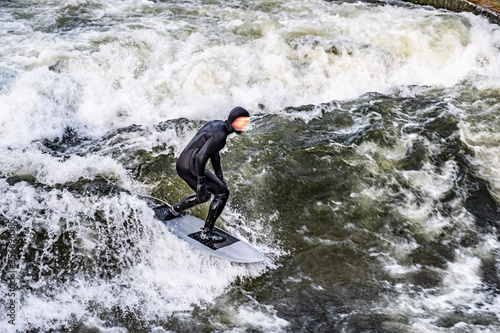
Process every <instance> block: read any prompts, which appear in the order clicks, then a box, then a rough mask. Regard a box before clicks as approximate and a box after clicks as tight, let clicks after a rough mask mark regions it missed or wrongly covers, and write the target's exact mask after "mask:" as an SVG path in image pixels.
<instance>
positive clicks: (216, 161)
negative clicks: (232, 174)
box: [210, 153, 224, 180]
mask: <svg viewBox="0 0 500 333" xmlns="http://www.w3.org/2000/svg"><path fill="white" fill-rule="evenodd" d="M210 162H211V163H212V167H213V168H214V172H215V175H216V176H217V178H219V179H220V180H223V179H224V175H223V174H222V167H221V166H220V154H219V153H215V154H213V155H212V158H211V159H210Z"/></svg>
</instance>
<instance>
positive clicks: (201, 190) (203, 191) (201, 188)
mask: <svg viewBox="0 0 500 333" xmlns="http://www.w3.org/2000/svg"><path fill="white" fill-rule="evenodd" d="M196 198H197V199H198V201H199V202H205V201H207V200H208V199H210V193H208V191H207V185H206V184H205V177H198V185H197V186H196Z"/></svg>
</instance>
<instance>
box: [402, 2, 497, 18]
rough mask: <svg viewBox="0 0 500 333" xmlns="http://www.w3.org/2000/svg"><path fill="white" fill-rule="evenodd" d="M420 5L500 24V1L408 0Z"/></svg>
mask: <svg viewBox="0 0 500 333" xmlns="http://www.w3.org/2000/svg"><path fill="white" fill-rule="evenodd" d="M406 1H408V2H411V3H415V4H419V5H429V6H433V7H435V8H444V9H448V10H452V11H455V12H464V11H467V12H472V13H474V14H477V15H483V16H485V17H487V18H488V19H490V20H491V21H492V22H495V23H497V24H500V1H498V0H470V1H468V0H406Z"/></svg>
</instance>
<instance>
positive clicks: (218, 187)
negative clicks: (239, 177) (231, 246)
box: [201, 172, 229, 242]
mask: <svg viewBox="0 0 500 333" xmlns="http://www.w3.org/2000/svg"><path fill="white" fill-rule="evenodd" d="M206 177H207V189H208V191H209V192H210V193H212V194H214V195H215V197H214V199H213V200H212V203H211V204H210V209H209V211H208V216H207V219H206V220H205V225H204V226H203V232H202V233H201V238H206V239H210V240H212V241H214V242H223V241H225V240H226V239H225V237H224V236H222V235H219V234H217V233H215V232H213V229H214V225H215V222H216V221H217V218H218V217H219V216H220V214H221V213H222V211H223V210H224V207H225V206H226V202H227V199H228V198H229V190H228V188H227V187H226V185H225V184H224V183H223V182H222V181H221V180H220V179H219V178H217V177H215V176H214V175H213V174H212V173H210V172H207V174H206Z"/></svg>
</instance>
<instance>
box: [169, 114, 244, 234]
mask: <svg viewBox="0 0 500 333" xmlns="http://www.w3.org/2000/svg"><path fill="white" fill-rule="evenodd" d="M240 116H247V117H248V116H249V114H248V112H247V111H246V110H245V109H243V108H235V109H233V110H232V111H231V113H230V115H229V118H228V120H226V121H222V120H214V121H211V122H209V123H207V124H206V125H205V126H203V127H202V128H201V129H200V130H199V131H198V133H196V135H195V136H194V138H193V139H192V140H191V142H190V143H189V144H188V145H187V147H186V148H185V149H184V150H183V152H182V153H181V155H180V156H179V159H178V160H177V166H176V168H177V173H178V174H179V176H180V177H181V178H182V179H183V180H184V181H185V182H186V183H187V184H188V185H189V186H190V187H191V188H192V189H193V190H194V191H195V192H196V193H195V194H192V195H190V196H188V197H186V198H185V199H184V200H183V201H181V202H180V203H178V204H177V205H175V206H173V207H172V208H173V209H174V210H175V211H177V212H181V211H184V210H186V209H189V208H191V207H194V206H196V205H198V204H201V203H203V202H207V201H208V200H209V199H210V195H207V193H200V188H202V187H203V186H205V188H206V191H207V192H208V193H210V194H212V195H214V196H215V197H214V199H213V201H212V203H211V204H210V211H209V213H208V216H207V219H206V222H205V226H204V229H207V228H208V230H210V231H211V230H212V229H213V227H214V224H215V221H216V220H217V218H218V217H219V216H220V214H221V213H222V210H223V209H224V206H225V205H226V202H227V199H228V198H229V190H228V188H227V185H226V182H225V180H224V177H223V174H222V168H221V164H220V155H219V151H220V150H222V148H224V146H225V145H226V139H227V137H228V135H229V134H231V133H234V132H236V133H240V132H237V131H235V130H234V128H233V127H232V126H231V124H232V123H233V121H234V120H235V119H236V118H237V117H240ZM209 159H210V162H211V164H212V168H213V170H214V172H215V175H214V174H213V173H212V172H210V171H208V170H206V164H207V162H208V160H209ZM204 194H205V195H204Z"/></svg>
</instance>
